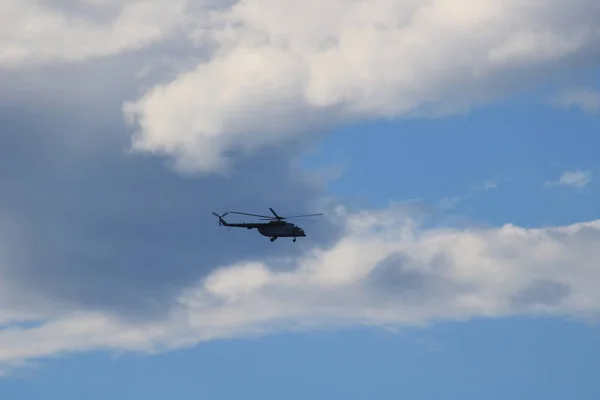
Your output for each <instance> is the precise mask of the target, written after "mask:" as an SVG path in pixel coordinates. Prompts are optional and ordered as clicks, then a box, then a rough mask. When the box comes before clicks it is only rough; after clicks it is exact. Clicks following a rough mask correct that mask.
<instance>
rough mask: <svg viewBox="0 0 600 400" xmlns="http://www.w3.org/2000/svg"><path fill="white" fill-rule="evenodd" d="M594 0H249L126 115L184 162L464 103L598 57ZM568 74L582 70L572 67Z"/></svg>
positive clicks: (220, 16) (140, 135) (206, 31)
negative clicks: (197, 57) (203, 53)
mask: <svg viewBox="0 0 600 400" xmlns="http://www.w3.org/2000/svg"><path fill="white" fill-rule="evenodd" d="M599 18H600V4H599V3H598V2H596V1H594V0H576V1H575V2H574V3H573V2H569V3H566V2H564V1H561V0H528V1H523V0H509V1H506V0H482V1H478V2H476V4H475V3H473V2H466V1H464V0H434V1H430V2H422V1H417V0H405V1H389V0H376V1H366V0H329V1H326V2H323V1H317V0H307V1H302V2H300V3H298V2H297V1H292V0H244V1H239V2H237V3H235V4H233V5H232V6H231V7H227V8H224V9H222V10H217V11H212V12H211V13H210V14H209V18H208V19H207V20H206V21H205V23H203V24H202V26H200V27H199V28H198V29H197V30H196V31H195V32H194V33H193V34H192V35H191V36H192V37H193V38H195V40H196V41H197V42H198V43H201V44H206V43H212V47H213V48H214V52H212V53H211V54H210V55H209V56H208V57H209V58H208V59H207V60H205V61H203V62H201V63H199V64H198V65H197V67H195V68H192V69H186V70H185V71H183V72H182V73H181V74H180V75H179V76H178V77H177V78H176V79H174V80H172V81H170V82H164V83H160V84H158V85H156V86H155V87H154V88H152V89H151V90H149V91H148V92H147V93H146V94H145V95H143V96H142V97H140V98H139V99H137V100H136V101H132V102H128V103H127V104H126V106H125V108H124V110H125V113H126V115H127V116H128V118H129V119H130V121H131V122H132V123H134V124H135V125H134V126H135V127H136V128H137V133H136V135H135V137H134V141H133V147H134V148H135V149H137V150H139V151H143V152H150V153H158V154H165V155H168V156H172V157H174V158H175V160H176V165H177V167H178V168H179V169H180V170H182V171H187V172H190V171H199V172H218V171H222V170H223V169H226V168H227V167H228V166H229V165H230V162H231V158H230V157H229V155H230V152H231V151H232V150H241V151H243V152H252V151H255V150H256V149H258V148H263V147H268V146H273V145H276V144H279V143H285V142H286V141H288V140H291V138H295V137H302V136H305V135H306V134H307V132H314V134H317V133H319V132H320V131H322V130H325V129H328V128H330V127H331V126H333V125H335V124H339V123H346V122H349V121H353V120H356V119H364V118H381V117H384V118H387V117H401V116H412V115H439V114H446V113H453V112H462V111H464V110H467V109H469V108H470V107H473V106H476V105H478V104H481V103H483V102H487V101H491V100H494V99H497V98H499V97H501V96H505V95H509V94H512V93H516V92H519V91H522V90H526V89H527V88H531V87H534V86H535V85H536V84H539V83H542V82H544V79H545V78H547V77H550V76H552V78H553V80H556V79H558V78H560V73H559V72H560V71H561V70H562V69H563V68H564V67H566V66H570V67H575V68H579V69H580V70H585V69H586V68H588V67H590V66H596V65H598V62H599V61H600V59H599V58H598V57H597V56H596V55H597V54H598V50H600V46H599V44H598V43H600V28H599V26H598V23H597V21H598V20H599ZM571 72H572V71H571Z"/></svg>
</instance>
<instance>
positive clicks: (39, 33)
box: [0, 0, 188, 69]
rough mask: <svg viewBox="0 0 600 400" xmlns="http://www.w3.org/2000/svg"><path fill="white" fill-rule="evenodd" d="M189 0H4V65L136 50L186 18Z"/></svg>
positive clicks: (0, 44)
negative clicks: (62, 0)
mask: <svg viewBox="0 0 600 400" xmlns="http://www.w3.org/2000/svg"><path fill="white" fill-rule="evenodd" d="M186 3H187V1H186V0H173V1H168V2H167V1H160V0H127V1H124V0H112V1H96V0H81V1H77V0H74V1H70V2H69V1H68V2H59V1H43V2H40V1H35V0H18V1H14V0H0V15H1V20H0V68H1V67H5V68H11V69H13V68H23V67H28V66H40V65H44V64H47V63H50V62H57V61H58V62H62V61H80V60H83V59H86V58H90V57H99V56H107V55H113V54H117V53H121V52H123V51H127V50H137V49H139V48H142V47H145V46H148V45H150V44H153V43H156V42H158V41H160V40H163V39H165V38H166V37H168V36H169V35H171V34H174V33H176V32H177V30H178V29H180V28H181V26H182V25H183V24H185V23H187V21H188V19H187V18H188V16H186V13H185V11H186ZM56 5H59V6H60V7H56ZM53 6H54V7H53Z"/></svg>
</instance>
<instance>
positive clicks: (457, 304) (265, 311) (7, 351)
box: [0, 208, 600, 366]
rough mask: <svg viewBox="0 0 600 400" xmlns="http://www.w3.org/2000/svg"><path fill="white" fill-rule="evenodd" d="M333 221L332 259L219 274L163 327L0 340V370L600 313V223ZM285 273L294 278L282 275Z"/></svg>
mask: <svg viewBox="0 0 600 400" xmlns="http://www.w3.org/2000/svg"><path fill="white" fill-rule="evenodd" d="M338 217H340V218H344V220H345V221H346V222H347V223H346V234H345V236H344V237H343V238H342V239H341V240H340V241H339V242H337V243H336V244H335V245H333V246H332V247H331V248H323V249H320V248H314V249H312V250H311V251H309V252H307V253H306V254H305V255H304V256H303V257H300V258H298V259H294V260H293V261H290V260H282V261H281V263H279V262H277V261H272V262H262V261H248V262H239V263H237V264H236V265H231V266H224V267H222V268H219V269H217V270H216V271H215V272H213V273H212V274H211V275H210V276H208V277H207V278H206V279H205V280H202V281H200V282H198V284H197V285H194V286H193V287H190V288H188V289H186V290H184V291H183V292H182V293H181V295H180V297H179V302H178V306H176V307H174V308H173V309H172V310H171V313H170V315H169V317H168V319H167V320H162V321H153V322H144V323H135V322H131V321H125V320H123V319H117V318H113V317H111V316H109V315H105V314H101V313H91V312H86V311H85V310H81V311H80V312H77V313H73V314H65V315H63V316H61V317H59V318H54V319H49V320H47V321H45V322H43V323H41V324H40V325H39V326H36V327H29V328H26V327H25V328H19V327H12V328H9V329H4V330H1V331H0V363H2V364H4V365H6V366H11V365H19V364H20V363H23V362H28V361H31V360H33V359H38V358H42V357H47V356H53V355H58V354H62V353H68V352H77V351H90V350H98V349H104V350H115V351H147V352H153V351H163V350H169V349H175V348H180V347H183V346H190V345H194V344H196V343H198V342H202V341H207V340H212V339H219V338H232V337H241V336H249V335H257V334H267V333H269V332H276V331H281V330H290V329H291V330H310V329H313V328H320V327H324V326H330V327H331V326H336V325H338V326H342V325H346V324H369V325H374V326H381V327H388V326H395V327H402V326H407V325H408V326H414V325H424V324H428V323H432V322H435V321H439V320H464V319H469V318H473V317H503V316H511V315H522V314H536V315H567V316H575V317H582V318H586V317H590V316H597V315H598V312H600V294H599V292H598V290H597V284H596V282H598V281H599V280H600V269H599V268H598V263H597V260H598V258H599V257H600V247H599V246H597V243H598V240H599V239H600V221H591V222H587V223H580V224H574V225H570V226H564V227H556V228H540V229H525V228H520V227H517V226H513V225H506V226H503V227H501V228H487V229H481V228H472V229H466V230H458V229H450V228H445V229H423V228H421V227H420V226H419V225H418V224H417V223H416V221H414V220H411V219H410V218H408V217H407V213H406V212H405V211H404V210H402V209H400V208H398V209H395V208H390V209H387V210H380V211H377V212H366V211H365V212H360V213H357V214H345V213H344V212H340V213H339V215H338ZM309 234H310V232H309ZM299 245H302V244H301V242H299ZM290 262H292V263H293V264H295V265H294V267H293V268H285V269H282V268H279V267H278V265H281V264H288V263H290Z"/></svg>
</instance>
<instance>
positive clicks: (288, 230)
mask: <svg viewBox="0 0 600 400" xmlns="http://www.w3.org/2000/svg"><path fill="white" fill-rule="evenodd" d="M251 229H252V228H251ZM256 229H257V230H258V232H259V233H260V234H261V235H263V236H267V237H305V236H306V233H304V229H302V228H300V227H299V226H296V225H294V224H291V223H289V222H286V223H283V224H271V223H268V224H265V225H263V226H260V227H257V228H256Z"/></svg>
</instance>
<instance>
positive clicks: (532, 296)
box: [512, 280, 571, 307]
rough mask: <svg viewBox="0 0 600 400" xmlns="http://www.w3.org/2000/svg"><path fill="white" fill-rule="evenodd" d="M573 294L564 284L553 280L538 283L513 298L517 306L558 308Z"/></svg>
mask: <svg viewBox="0 0 600 400" xmlns="http://www.w3.org/2000/svg"><path fill="white" fill-rule="evenodd" d="M570 292H571V290H570V288H569V286H567V285H565V284H564V283H560V282H554V281H551V280H539V281H536V282H534V283H532V284H530V285H529V286H527V287H526V288H525V289H523V290H521V291H520V292H518V293H517V294H516V295H515V296H513V297H512V302H513V304H514V305H515V306H518V307H523V306H525V307H526V306H531V305H538V304H541V305H545V306H556V305H558V304H560V303H561V302H562V301H563V300H564V299H565V298H566V297H567V296H568V295H569V293H570Z"/></svg>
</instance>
